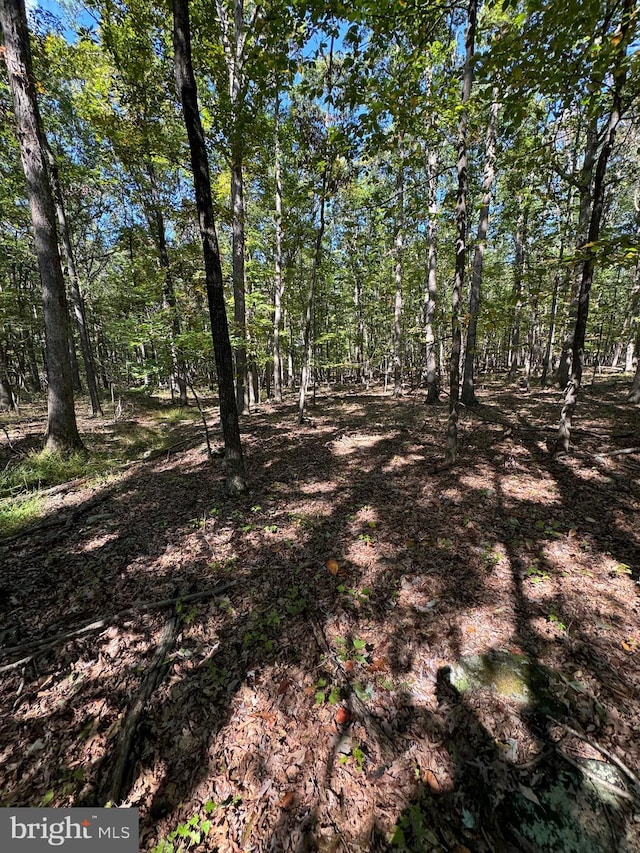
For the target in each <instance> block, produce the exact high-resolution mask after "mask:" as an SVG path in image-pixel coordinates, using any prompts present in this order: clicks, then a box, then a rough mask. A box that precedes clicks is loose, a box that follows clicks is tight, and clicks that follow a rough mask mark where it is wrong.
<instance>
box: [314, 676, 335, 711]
mask: <svg viewBox="0 0 640 853" xmlns="http://www.w3.org/2000/svg"><path fill="white" fill-rule="evenodd" d="M315 699H316V705H322V704H323V702H329V704H330V705H337V704H338V702H339V701H340V688H339V687H338V686H337V685H335V684H333V685H332V684H329V682H328V681H327V679H326V678H319V679H318V680H317V682H316V693H315Z"/></svg>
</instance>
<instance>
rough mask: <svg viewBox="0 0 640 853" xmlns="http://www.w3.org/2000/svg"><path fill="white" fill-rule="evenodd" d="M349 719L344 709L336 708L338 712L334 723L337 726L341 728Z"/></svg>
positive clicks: (348, 714)
mask: <svg viewBox="0 0 640 853" xmlns="http://www.w3.org/2000/svg"><path fill="white" fill-rule="evenodd" d="M350 719H351V714H350V713H349V712H348V711H347V709H346V708H338V711H337V712H336V723H337V724H338V725H339V726H343V725H344V724H345V723H348V722H349V720H350Z"/></svg>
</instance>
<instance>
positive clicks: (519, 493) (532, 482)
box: [500, 473, 561, 505]
mask: <svg viewBox="0 0 640 853" xmlns="http://www.w3.org/2000/svg"><path fill="white" fill-rule="evenodd" d="M500 489H501V491H502V494H503V495H504V497H505V498H506V499H509V498H511V500H513V501H534V502H535V503H538V504H547V505H550V504H559V503H560V500H561V498H560V492H559V490H558V486H557V485H556V482H555V480H554V479H553V478H552V477H548V476H544V474H542V473H538V475H537V476H536V478H535V479H529V478H526V479H525V480H524V481H523V478H522V476H521V475H517V474H514V475H509V474H507V475H505V476H504V477H501V478H500Z"/></svg>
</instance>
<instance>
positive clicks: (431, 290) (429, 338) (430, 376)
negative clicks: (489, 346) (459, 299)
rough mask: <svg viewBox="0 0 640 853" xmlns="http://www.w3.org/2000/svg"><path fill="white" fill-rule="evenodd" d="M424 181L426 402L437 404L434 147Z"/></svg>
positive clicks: (436, 269)
mask: <svg viewBox="0 0 640 853" xmlns="http://www.w3.org/2000/svg"><path fill="white" fill-rule="evenodd" d="M427 179H428V184H429V228H428V231H427V241H428V244H429V254H428V260H427V292H426V294H425V303H424V333H425V341H426V352H425V359H426V368H427V399H426V402H427V404H428V405H431V406H432V405H434V404H435V403H437V402H438V397H439V396H440V387H439V384H440V383H439V382H438V359H437V356H436V338H435V333H434V319H435V313H436V300H437V297H438V276H437V272H438V246H437V238H438V218H437V217H438V154H437V151H436V149H435V147H434V148H432V149H431V150H430V151H429V155H428V158H427Z"/></svg>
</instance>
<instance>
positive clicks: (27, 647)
mask: <svg viewBox="0 0 640 853" xmlns="http://www.w3.org/2000/svg"><path fill="white" fill-rule="evenodd" d="M237 583H238V582H237V581H229V583H225V584H222V586H219V587H216V588H215V589H208V590H203V591H202V592H193V593H190V594H189V595H182V596H179V597H178V598H166V599H164V600H163V601H148V602H139V603H137V604H134V606H133V607H128V608H127V609H126V610H120V611H119V612H118V613H115V614H114V615H113V616H108V617H105V618H104V619H98V620H97V621H95V622H90V623H89V624H88V625H83V626H82V628H77V629H76V630H75V631H66V632H64V633H62V634H56V635H55V636H53V637H46V638H44V639H40V640H31V641H30V642H28V643H22V644H21V645H19V646H13V647H12V648H10V649H3V650H1V651H0V653H1V654H3V655H5V656H8V655H12V654H22V653H23V652H26V651H31V652H32V654H30V655H28V656H27V657H25V658H21V660H17V661H14V662H13V663H10V664H6V665H5V666H1V667H0V673H3V672H9V671H10V670H12V669H17V668H18V667H20V666H22V665H23V664H25V663H28V662H29V661H30V660H31V659H32V657H33V654H35V653H36V652H43V651H48V650H49V649H51V648H54V647H55V646H57V645H58V644H59V643H63V642H66V641H67V640H75V639H76V638H78V637H82V636H84V635H85V634H89V633H91V632H92V631H100V630H101V629H104V628H108V627H109V626H110V625H112V624H113V623H114V622H118V621H121V620H123V619H129V618H134V617H135V616H137V615H138V614H140V613H149V612H151V611H153V610H164V609H165V608H167V607H174V606H175V605H177V604H178V603H179V602H181V603H187V602H190V601H202V600H203V599H206V598H214V597H215V596H216V595H221V594H222V593H223V592H226V591H227V590H228V589H231V588H232V587H234V586H237Z"/></svg>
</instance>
